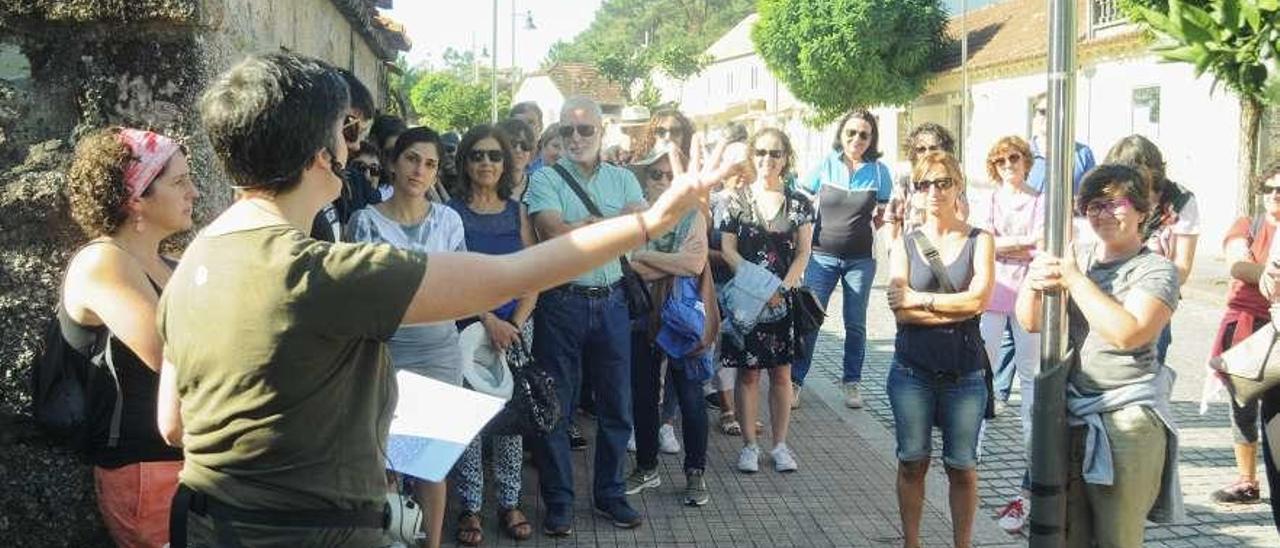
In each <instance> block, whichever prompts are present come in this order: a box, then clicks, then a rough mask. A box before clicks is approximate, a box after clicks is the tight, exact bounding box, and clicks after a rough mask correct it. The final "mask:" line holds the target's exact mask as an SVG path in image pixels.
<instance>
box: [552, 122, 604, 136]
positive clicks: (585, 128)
mask: <svg viewBox="0 0 1280 548" xmlns="http://www.w3.org/2000/svg"><path fill="white" fill-rule="evenodd" d="M575 130H577V132H578V135H581V136H583V137H591V136H592V135H595V134H596V126H589V125H587V124H578V125H576V126H570V125H564V126H560V132H559V133H560V136H561V137H564V138H565V139H568V138H570V137H573V132H574V131H575Z"/></svg>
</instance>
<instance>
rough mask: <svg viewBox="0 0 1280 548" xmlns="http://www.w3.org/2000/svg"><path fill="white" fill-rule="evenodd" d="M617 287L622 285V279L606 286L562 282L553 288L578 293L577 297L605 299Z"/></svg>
mask: <svg viewBox="0 0 1280 548" xmlns="http://www.w3.org/2000/svg"><path fill="white" fill-rule="evenodd" d="M619 287H622V280H618V281H616V282H613V283H612V284H610V285H606V286H592V285H577V284H564V285H561V286H556V288H555V289H557V290H560V291H568V292H569V293H572V294H574V295H578V296H579V297H586V298H588V299H605V298H608V297H609V295H612V294H613V290H615V289H618V288H619Z"/></svg>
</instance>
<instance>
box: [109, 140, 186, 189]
mask: <svg viewBox="0 0 1280 548" xmlns="http://www.w3.org/2000/svg"><path fill="white" fill-rule="evenodd" d="M116 139H118V140H119V141H120V143H122V144H124V146H127V147H129V150H130V151H131V152H133V156H134V158H135V160H134V161H132V162H129V165H128V167H126V168H125V170H124V185H125V187H127V188H128V189H129V197H130V198H133V199H137V198H138V197H140V196H142V193H143V192H145V191H146V190H147V187H149V186H151V183H153V182H155V180H156V176H157V175H159V174H160V172H161V171H162V170H164V166H165V164H168V163H169V158H171V157H173V153H174V152H177V151H178V143H177V142H176V141H174V140H173V139H170V138H168V137H165V136H164V135H160V134H158V133H155V132H151V131H143V130H139V129H129V128H124V129H121V130H120V131H119V133H116Z"/></svg>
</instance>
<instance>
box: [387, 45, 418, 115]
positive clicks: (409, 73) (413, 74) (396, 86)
mask: <svg viewBox="0 0 1280 548" xmlns="http://www.w3.org/2000/svg"><path fill="white" fill-rule="evenodd" d="M426 72H427V70H426V68H424V67H423V66H421V65H419V66H412V65H410V64H409V61H408V60H407V59H406V58H405V56H404V54H400V56H399V57H397V58H396V62H395V69H394V70H390V71H387V89H388V90H389V91H390V94H391V97H390V101H388V105H387V106H388V111H389V112H390V113H391V114H394V115H396V116H399V117H401V118H404V119H405V121H407V122H410V123H412V122H413V121H414V120H416V119H417V117H418V113H417V112H416V111H414V108H413V103H412V102H411V101H410V100H409V98H410V97H411V96H412V92H413V87H414V86H415V85H417V84H418V80H421V79H422V76H423V74H425V73H426Z"/></svg>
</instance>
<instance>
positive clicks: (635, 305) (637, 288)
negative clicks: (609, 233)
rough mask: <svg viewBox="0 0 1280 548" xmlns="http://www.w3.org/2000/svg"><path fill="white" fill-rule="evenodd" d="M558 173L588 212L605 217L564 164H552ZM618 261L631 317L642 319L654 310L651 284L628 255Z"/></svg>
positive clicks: (621, 256)
mask: <svg viewBox="0 0 1280 548" xmlns="http://www.w3.org/2000/svg"><path fill="white" fill-rule="evenodd" d="M551 167H552V168H553V169H555V170H556V173H559V174H560V177H561V178H563V179H564V182H566V183H568V184H569V188H571V189H573V193H574V194H577V195H578V199H579V200H581V201H582V205H583V206H585V207H586V208H587V212H588V213H591V214H592V215H594V216H596V217H600V218H601V219H603V218H604V214H603V213H601V212H600V208H599V207H596V203H595V202H594V201H592V200H591V196H589V195H587V191H586V189H583V188H582V185H580V184H578V180H577V179H575V178H574V177H573V175H572V174H570V173H569V170H567V169H565V168H564V166H560V165H554V164H553V165H552V166H551ZM618 263H619V264H620V265H621V266H622V290H623V292H625V294H626V297H627V310H628V311H630V313H631V319H633V320H635V319H640V318H644V317H646V316H648V315H649V314H650V313H651V312H653V295H652V294H651V293H649V285H648V284H646V283H645V281H644V280H643V279H641V278H640V275H639V274H637V273H636V271H635V270H633V269H632V268H631V261H628V260H627V256H626V255H620V256H619V257H618Z"/></svg>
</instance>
